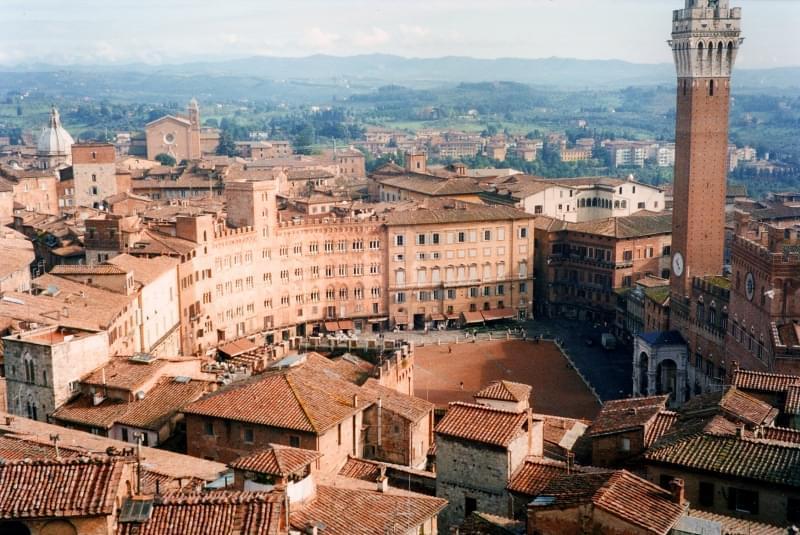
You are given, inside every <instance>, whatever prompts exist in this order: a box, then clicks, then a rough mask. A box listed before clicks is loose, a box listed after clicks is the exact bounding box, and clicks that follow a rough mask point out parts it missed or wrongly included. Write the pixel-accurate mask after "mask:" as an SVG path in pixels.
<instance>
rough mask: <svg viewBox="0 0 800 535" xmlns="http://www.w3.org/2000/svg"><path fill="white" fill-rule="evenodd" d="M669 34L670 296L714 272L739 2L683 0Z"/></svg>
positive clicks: (720, 241) (721, 227)
mask: <svg viewBox="0 0 800 535" xmlns="http://www.w3.org/2000/svg"><path fill="white" fill-rule="evenodd" d="M685 1H686V7H685V9H678V10H676V11H674V12H673V15H672V40H671V41H669V44H670V46H671V47H672V50H673V55H674V58H675V66H676V70H677V74H678V96H677V120H676V125H675V142H676V146H675V185H674V188H675V189H674V198H675V202H674V208H673V223H672V276H671V286H672V293H673V301H675V302H677V301H681V300H682V298H683V299H685V297H686V296H688V295H689V294H690V288H691V284H692V278H693V277H702V276H705V275H718V274H720V273H721V272H722V264H723V247H724V241H725V188H726V171H727V166H726V157H727V151H728V113H729V108H730V77H731V71H732V70H733V65H734V62H735V61H736V53H737V51H738V49H739V45H740V44H741V43H742V39H741V38H740V37H739V34H740V30H741V8H737V7H735V8H730V7H729V6H728V0H685Z"/></svg>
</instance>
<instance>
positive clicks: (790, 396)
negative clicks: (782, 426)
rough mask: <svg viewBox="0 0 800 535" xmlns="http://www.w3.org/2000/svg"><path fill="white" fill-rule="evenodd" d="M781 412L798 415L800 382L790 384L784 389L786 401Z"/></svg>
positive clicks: (799, 411)
mask: <svg viewBox="0 0 800 535" xmlns="http://www.w3.org/2000/svg"><path fill="white" fill-rule="evenodd" d="M783 412H785V413H786V414H794V415H800V384H798V385H794V386H790V387H789V388H788V390H787V391H786V403H784V405H783Z"/></svg>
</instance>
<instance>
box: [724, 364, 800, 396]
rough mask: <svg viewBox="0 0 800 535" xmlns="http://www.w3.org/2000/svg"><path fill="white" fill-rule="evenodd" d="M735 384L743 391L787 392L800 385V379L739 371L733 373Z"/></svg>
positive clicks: (791, 376) (777, 374)
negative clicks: (790, 388) (793, 386)
mask: <svg viewBox="0 0 800 535" xmlns="http://www.w3.org/2000/svg"><path fill="white" fill-rule="evenodd" d="M733 384H734V386H736V387H737V388H740V389H742V390H754V391H757V392H785V391H786V390H787V389H788V388H789V387H790V386H792V385H800V377H798V376H796V375H783V374H780V373H767V372H753V371H750V370H742V369H737V370H735V371H734V372H733Z"/></svg>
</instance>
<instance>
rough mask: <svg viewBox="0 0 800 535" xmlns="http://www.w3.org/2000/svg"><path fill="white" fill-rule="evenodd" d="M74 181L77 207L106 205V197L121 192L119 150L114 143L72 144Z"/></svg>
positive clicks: (74, 198)
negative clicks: (118, 181)
mask: <svg viewBox="0 0 800 535" xmlns="http://www.w3.org/2000/svg"><path fill="white" fill-rule="evenodd" d="M72 177H73V178H72V181H73V187H74V188H75V190H74V195H73V201H74V204H75V205H76V206H91V207H92V208H102V207H103V200H104V199H105V198H106V197H110V196H112V195H116V194H117V193H119V192H120V189H119V185H118V183H117V167H116V151H115V149H114V145H112V144H111V143H76V144H74V145H72Z"/></svg>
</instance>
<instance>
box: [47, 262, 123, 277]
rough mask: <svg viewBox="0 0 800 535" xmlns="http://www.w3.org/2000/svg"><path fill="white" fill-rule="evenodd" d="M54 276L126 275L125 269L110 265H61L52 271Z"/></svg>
mask: <svg viewBox="0 0 800 535" xmlns="http://www.w3.org/2000/svg"><path fill="white" fill-rule="evenodd" d="M50 273H52V274H53V275H124V274H125V273H127V271H125V270H124V269H122V268H120V267H117V266H113V265H110V264H98V265H86V264H59V265H57V266H53V269H51V270H50Z"/></svg>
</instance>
